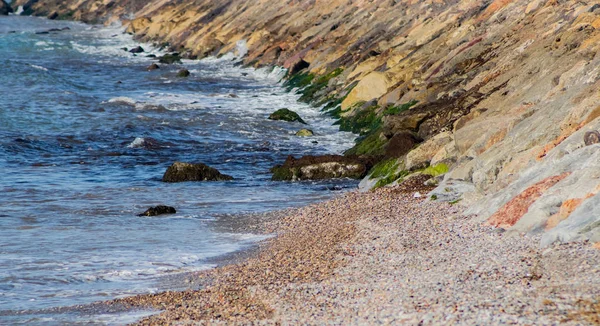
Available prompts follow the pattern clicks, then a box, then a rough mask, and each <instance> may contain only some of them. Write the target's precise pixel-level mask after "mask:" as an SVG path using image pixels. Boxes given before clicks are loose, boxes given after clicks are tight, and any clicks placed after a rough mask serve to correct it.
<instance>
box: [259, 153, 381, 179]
mask: <svg viewBox="0 0 600 326" xmlns="http://www.w3.org/2000/svg"><path fill="white" fill-rule="evenodd" d="M372 166H373V162H372V161H370V160H368V159H363V158H360V157H346V156H340V155H323V156H304V157H301V158H299V159H296V158H294V157H293V156H288V158H287V159H286V161H285V163H283V165H278V166H275V167H274V168H272V169H271V172H272V173H273V177H272V180H273V181H297V180H324V179H336V178H350V179H361V178H363V177H364V176H365V175H366V174H367V172H368V171H369V169H370V168H371V167H372Z"/></svg>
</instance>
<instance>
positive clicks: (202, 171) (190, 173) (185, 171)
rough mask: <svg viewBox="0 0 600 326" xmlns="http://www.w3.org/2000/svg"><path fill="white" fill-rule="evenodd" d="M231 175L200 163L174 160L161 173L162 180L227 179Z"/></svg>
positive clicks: (231, 178) (230, 178)
mask: <svg viewBox="0 0 600 326" xmlns="http://www.w3.org/2000/svg"><path fill="white" fill-rule="evenodd" d="M228 180H233V177H231V176H229V175H225V174H221V172H219V171H218V170H217V169H215V168H211V167H210V166H208V165H206V164H202V163H198V164H192V163H183V162H175V163H173V165H171V166H170V167H169V168H168V169H167V171H166V172H165V174H164V175H163V178H162V181H163V182H185V181H228Z"/></svg>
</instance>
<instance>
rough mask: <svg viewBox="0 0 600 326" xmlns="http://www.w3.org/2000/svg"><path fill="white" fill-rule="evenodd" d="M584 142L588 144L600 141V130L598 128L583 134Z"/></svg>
mask: <svg viewBox="0 0 600 326" xmlns="http://www.w3.org/2000/svg"><path fill="white" fill-rule="evenodd" d="M583 142H584V143H585V145H586V146H590V145H592V144H598V143H600V132H597V131H596V130H594V131H588V132H586V133H585V135H584V136H583Z"/></svg>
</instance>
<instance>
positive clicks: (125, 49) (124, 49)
mask: <svg viewBox="0 0 600 326" xmlns="http://www.w3.org/2000/svg"><path fill="white" fill-rule="evenodd" d="M121 50H123V51H125V52H127V51H129V49H128V48H125V47H123V48H121Z"/></svg>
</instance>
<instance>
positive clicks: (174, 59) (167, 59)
mask: <svg viewBox="0 0 600 326" xmlns="http://www.w3.org/2000/svg"><path fill="white" fill-rule="evenodd" d="M158 62H160V63H165V64H174V63H181V57H180V56H179V53H171V54H165V55H163V56H162V57H159V58H158Z"/></svg>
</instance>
